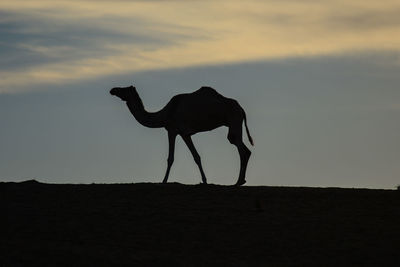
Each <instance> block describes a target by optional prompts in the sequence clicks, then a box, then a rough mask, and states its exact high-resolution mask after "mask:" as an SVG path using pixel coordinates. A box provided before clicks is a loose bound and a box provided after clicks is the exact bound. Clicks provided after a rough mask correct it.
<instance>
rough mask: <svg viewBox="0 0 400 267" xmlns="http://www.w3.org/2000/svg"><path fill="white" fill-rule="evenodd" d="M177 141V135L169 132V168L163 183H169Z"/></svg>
mask: <svg viewBox="0 0 400 267" xmlns="http://www.w3.org/2000/svg"><path fill="white" fill-rule="evenodd" d="M175 139H176V134H175V133H172V132H168V160H167V163H168V166H167V171H166V172H165V176H164V179H163V183H166V182H167V181H168V176H169V171H170V170H171V166H172V163H174V154H175Z"/></svg>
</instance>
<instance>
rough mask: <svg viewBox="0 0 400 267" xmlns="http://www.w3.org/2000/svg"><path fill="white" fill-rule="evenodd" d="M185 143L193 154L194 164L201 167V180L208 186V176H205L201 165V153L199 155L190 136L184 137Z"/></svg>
mask: <svg viewBox="0 0 400 267" xmlns="http://www.w3.org/2000/svg"><path fill="white" fill-rule="evenodd" d="M182 139H183V141H185V144H186V145H187V147H188V148H189V150H190V152H191V153H192V156H193V159H194V162H196V164H197V166H199V169H200V173H201V179H202V180H203V183H204V184H207V178H206V175H205V174H204V171H203V166H202V165H201V159H200V155H199V153H197V150H196V148H195V147H194V144H193V141H192V137H190V135H187V136H182Z"/></svg>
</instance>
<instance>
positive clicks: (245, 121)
mask: <svg viewBox="0 0 400 267" xmlns="http://www.w3.org/2000/svg"><path fill="white" fill-rule="evenodd" d="M242 110H243V118H244V126H246V133H247V137H248V138H249V142H250V144H251V145H252V146H254V141H253V138H252V137H251V135H250V131H249V127H248V126H247V119H246V112H245V111H244V109H242Z"/></svg>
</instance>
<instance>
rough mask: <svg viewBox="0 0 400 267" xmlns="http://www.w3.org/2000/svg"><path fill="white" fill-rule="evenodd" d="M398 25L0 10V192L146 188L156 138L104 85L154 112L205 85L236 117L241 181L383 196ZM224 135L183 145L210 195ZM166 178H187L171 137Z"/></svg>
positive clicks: (375, 10)
mask: <svg viewBox="0 0 400 267" xmlns="http://www.w3.org/2000/svg"><path fill="white" fill-rule="evenodd" d="M399 14H400V2H399V1H394V0H393V1H392V0H385V1H372V0H352V1H345V0H330V1H316V0H307V1H292V0H283V1H274V0H270V1H218V0H217V1H161V0H160V1H156V0H155V1H74V0H69V1H41V0H37V1H36V0H29V1H20V0H14V1H3V2H1V3H0V36H1V38H0V53H1V60H0V124H1V131H0V133H1V139H0V181H21V180H26V179H37V180H39V181H42V182H51V183H92V182H101V183H103V182H104V183H113V182H159V181H161V180H162V178H163V175H164V171H165V168H166V159H167V152H168V151H167V135H166V131H165V130H163V129H147V128H144V127H143V126H142V125H140V124H138V123H137V122H136V121H135V120H134V118H133V117H132V116H131V115H130V113H129V111H128V109H127V108H126V106H125V105H124V104H123V103H122V102H121V101H118V100H117V99H116V98H113V97H111V96H110V95H109V94H108V91H109V89H110V88H112V87H115V86H128V85H131V84H133V85H135V86H136V87H137V89H138V92H139V94H140V95H141V96H142V99H143V102H144V104H145V106H146V108H147V109H148V110H149V111H155V110H158V109H160V108H162V107H163V106H164V105H165V104H166V103H167V102H168V101H169V99H170V98H171V97H172V96H174V95H176V94H179V93H186V92H191V91H194V90H196V89H198V88H200V87H201V86H203V85H208V86H212V87H214V88H215V89H217V90H218V91H219V92H220V93H221V94H223V95H225V96H227V97H232V98H235V99H237V100H238V101H239V103H240V104H241V105H242V106H243V108H244V109H245V110H246V112H247V117H248V123H249V128H250V132H251V133H252V135H253V137H254V139H255V147H251V150H252V152H253V154H252V158H251V159H250V163H249V168H248V175H247V176H248V178H247V180H248V184H249V185H285V186H286V185H291V186H324V187H325V186H339V187H370V188H394V187H395V186H397V185H399V184H400V138H399V137H400V123H399V122H400V87H399V85H400V75H399V71H400V15H399ZM226 134H227V130H226V128H219V129H217V130H215V131H213V132H207V133H201V134H198V135H196V136H194V137H193V140H194V143H195V145H196V147H197V149H198V151H199V153H200V155H201V156H202V161H203V166H204V169H205V172H206V175H207V176H208V179H209V182H211V183H217V184H233V183H235V182H236V179H237V175H238V169H239V157H238V155H237V151H236V149H235V148H234V147H233V146H232V145H231V144H229V142H228V140H227V139H226ZM245 142H246V144H248V142H247V140H246V141H245ZM249 146H250V145H249ZM170 181H171V182H180V183H187V184H195V183H199V182H200V174H199V172H198V169H197V166H196V165H195V163H194V162H193V160H192V157H191V155H190V152H189V151H188V149H187V148H186V147H185V145H184V143H183V142H182V141H181V140H178V142H177V150H176V155H175V163H174V166H173V167H172V171H171V175H170Z"/></svg>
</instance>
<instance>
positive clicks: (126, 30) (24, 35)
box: [0, 0, 400, 93]
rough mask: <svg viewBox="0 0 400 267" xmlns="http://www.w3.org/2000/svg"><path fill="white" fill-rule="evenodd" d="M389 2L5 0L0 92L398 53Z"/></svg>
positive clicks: (0, 8)
mask: <svg viewBox="0 0 400 267" xmlns="http://www.w3.org/2000/svg"><path fill="white" fill-rule="evenodd" d="M399 10H400V3H399V2H398V1H390V0H388V1H385V4H384V5H383V4H382V3H378V2H376V1H372V0H367V1H361V0H357V1H350V2H349V1H342V0H336V1H313V0H310V1H302V2H298V1H245V2H243V1H238V2H236V1H112V2H111V1H44V0H31V1H22V0H16V1H8V2H4V3H1V4H0V12H1V13H0V14H1V16H0V34H1V36H2V38H1V41H0V52H1V53H2V54H3V55H4V56H2V61H1V63H0V93H1V92H17V91H24V90H29V86H30V85H32V84H43V83H65V82H70V81H79V80H82V79H90V78H95V77H99V76H104V75H114V74H121V73H126V72H134V71H143V70H148V69H160V68H172V67H184V66H194V65H204V64H220V63H231V62H241V61H247V60H260V59H271V58H282V57H290V56H298V55H302V56H317V55H326V54H335V53H343V52H349V51H357V52H359V51H365V50H375V51H387V50H395V51H398V50H399V49H400V37H399V36H400V27H399V26H400V18H399V16H398V15H397V14H398V12H397V11H399Z"/></svg>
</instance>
